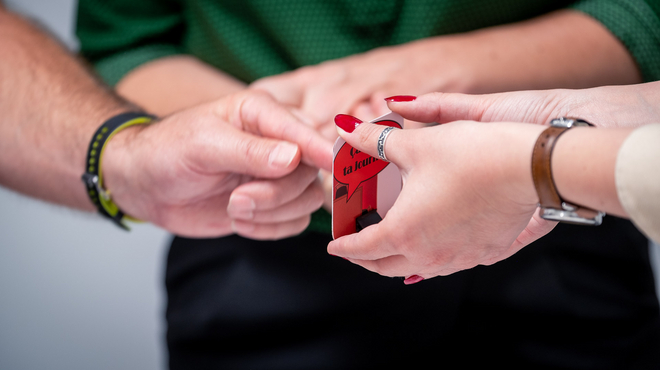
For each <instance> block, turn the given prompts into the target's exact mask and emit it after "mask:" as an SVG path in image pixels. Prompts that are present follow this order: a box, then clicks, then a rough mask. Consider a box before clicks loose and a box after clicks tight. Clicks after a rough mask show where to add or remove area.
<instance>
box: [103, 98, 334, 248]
mask: <svg viewBox="0 0 660 370" xmlns="http://www.w3.org/2000/svg"><path fill="white" fill-rule="evenodd" d="M103 158H104V159H103V160H104V162H103V172H104V178H105V185H106V187H107V188H108V189H109V190H110V192H111V194H112V196H113V199H114V200H115V202H116V203H117V205H118V206H119V207H120V208H121V209H122V210H124V211H125V212H126V213H127V214H129V215H131V216H133V217H136V218H139V219H142V220H145V221H149V222H152V223H154V224H156V225H159V226H161V227H163V228H165V229H167V230H169V231H171V232H173V233H175V234H179V235H184V236H190V237H212V236H221V235H227V234H230V233H232V232H238V233H240V234H241V235H245V236H248V237H255V238H260V239H269V238H281V237H285V236H290V235H294V234H297V233H299V232H301V231H302V230H304V228H305V227H306V226H307V223H308V222H309V213H311V212H312V211H313V208H314V207H316V208H318V207H319V206H320V204H321V202H322V195H321V191H320V190H317V188H319V184H318V183H317V182H315V180H314V179H315V178H316V174H315V172H316V170H314V169H312V167H316V168H325V169H329V168H330V163H331V160H332V151H331V143H330V142H328V141H326V140H324V139H323V138H322V137H321V136H320V135H318V133H316V132H315V131H314V130H313V129H311V128H309V127H308V126H306V125H305V124H303V123H301V122H300V121H299V120H298V119H297V118H296V117H294V116H293V115H291V114H290V112H289V111H288V110H287V109H286V108H284V107H282V106H280V105H279V104H278V103H276V102H275V101H274V100H272V99H271V98H270V97H269V96H268V95H267V94H263V93H258V92H247V91H246V92H242V93H238V94H234V95H231V96H229V97H227V98H224V99H221V100H219V101H216V102H214V103H210V104H206V105H202V106H199V107H196V108H193V109H189V110H186V111H182V112H180V113H177V114H174V115H172V116H169V117H166V118H165V119H163V120H162V121H160V122H157V123H155V124H153V125H150V126H145V127H135V128H129V129H127V130H125V131H122V132H120V133H119V134H117V135H116V137H115V138H114V139H113V140H112V141H110V142H109V143H108V147H107V149H106V153H105V154H104V157H103ZM301 161H302V162H303V163H304V165H302V164H301V165H300V166H299V162H301ZM235 189H236V191H237V192H236V194H234V196H233V197H232V192H233V191H234V190H235ZM282 194H286V196H282ZM299 195H300V196H299ZM241 197H242V198H241ZM230 199H233V200H234V201H233V202H232V201H230ZM246 199H248V203H250V207H252V205H254V207H252V208H253V209H254V210H253V212H252V213H253V217H252V218H251V219H250V220H249V221H241V222H237V223H236V225H235V227H236V229H235V230H234V229H232V218H231V217H230V214H232V213H234V214H235V215H237V216H240V217H241V218H243V219H245V215H244V214H242V215H241V214H240V212H239V210H240V206H241V205H244V204H245V201H246ZM230 204H231V205H232V206H230V211H229V212H228V210H227V208H228V205H230ZM246 223H248V224H249V223H251V224H254V227H253V228H249V227H246Z"/></svg>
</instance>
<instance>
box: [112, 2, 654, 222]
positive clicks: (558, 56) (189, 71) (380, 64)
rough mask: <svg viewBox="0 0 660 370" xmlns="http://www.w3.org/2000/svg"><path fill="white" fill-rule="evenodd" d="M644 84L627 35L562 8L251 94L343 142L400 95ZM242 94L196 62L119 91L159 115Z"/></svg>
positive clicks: (296, 77)
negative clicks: (341, 120)
mask: <svg viewBox="0 0 660 370" xmlns="http://www.w3.org/2000/svg"><path fill="white" fill-rule="evenodd" d="M567 44H570V45H572V48H571V50H572V52H571V53H572V54H571V58H566V57H565V53H563V51H564V50H565V45H567ZM575 60H580V63H575V62H574V61H575ZM439 61H440V62H439ZM492 71H497V73H493V72H492ZM392 76H396V78H392ZM637 82H641V77H640V74H639V71H638V69H637V67H636V65H635V62H634V60H633V59H632V58H631V56H630V55H629V54H628V52H627V50H626V49H625V47H624V46H623V45H622V44H621V43H620V42H619V40H618V39H616V38H615V37H614V36H613V35H612V34H611V33H610V32H609V31H608V30H607V29H605V28H604V27H603V26H602V25H601V24H600V23H598V22H597V21H595V20H594V19H592V18H591V17H589V16H587V15H584V14H582V13H579V12H576V11H571V10H562V11H557V12H553V13H550V14H547V15H544V16H541V17H538V18H535V19H531V20H528V21H524V22H519V23H515V24H510V25H503V26H498V27H491V28H486V29H482V30H478V31H474V32H469V33H465V34H457V35H448V36H439V37H432V38H428V39H424V40H419V41H416V42H411V43H407V44H404V45H399V46H393V47H384V48H378V49H374V50H372V51H369V52H366V53H363V54H358V55H353V56H349V57H346V58H341V59H337V60H332V61H328V62H325V63H321V64H319V65H316V66H308V67H303V68H300V69H298V70H296V71H292V72H290V73H284V74H281V75H278V76H273V77H268V78H264V79H262V80H259V81H256V82H255V83H253V84H252V85H251V86H250V88H251V89H257V90H263V91H266V92H268V93H270V94H271V95H272V96H273V97H275V99H276V100H277V101H279V102H280V103H282V104H284V105H286V106H287V107H289V108H290V109H291V111H292V113H293V114H295V115H296V116H297V117H298V118H300V119H301V120H302V121H304V122H306V123H307V124H308V125H310V126H312V127H314V128H315V129H316V130H318V131H319V132H320V133H321V134H322V135H323V136H325V137H326V138H328V139H329V140H332V141H334V140H335V139H336V137H337V134H336V132H335V129H334V125H333V123H332V118H333V117H334V115H335V114H337V113H339V112H345V113H349V114H353V115H356V116H359V117H362V118H365V119H371V118H375V117H377V116H379V115H382V114H384V113H386V112H387V109H386V106H385V105H384V104H383V103H382V99H383V98H384V97H386V96H389V95H393V94H402V93H405V94H423V93H428V92H432V91H445V92H463V93H483V92H499V91H507V90H516V89H532V88H539V89H540V88H553V87H571V88H583V87H590V86H596V85H603V84H630V83H637ZM242 88H245V86H244V85H243V84H242V83H240V82H238V81H236V80H235V79H233V78H232V77H231V76H228V75H227V74H225V73H224V72H222V71H219V70H216V69H213V68H212V67H210V66H208V65H206V64H204V63H203V62H201V61H199V60H197V59H195V58H194V57H192V56H177V57H169V58H163V59H160V60H156V61H153V62H150V63H147V64H145V65H143V66H141V67H139V68H136V69H135V70H133V71H131V72H130V73H129V74H127V75H126V76H125V77H124V78H123V79H122V80H121V81H120V83H119V84H118V86H117V90H118V92H119V93H120V94H121V95H122V96H124V97H127V98H128V99H130V100H131V101H134V102H136V103H138V104H139V105H141V106H143V107H145V108H146V109H147V110H148V111H150V112H155V113H156V114H168V113H171V112H173V111H176V110H180V109H183V108H187V107H190V106H192V105H195V104H198V103H201V102H208V101H212V100H215V99H218V98H221V97H223V96H225V95H226V94H229V93H233V92H236V91H238V90H240V89H242ZM411 124H414V123H411V122H408V123H407V126H408V127H410V126H411ZM321 177H322V178H323V179H324V181H323V189H324V191H325V202H324V206H325V207H326V209H328V210H330V209H331V193H332V192H331V188H332V181H331V176H329V173H328V172H323V171H321ZM298 180H299V181H300V182H302V183H305V182H309V181H310V178H308V177H304V176H300V177H299V178H298ZM271 189H272V186H271V184H270V183H268V182H263V183H261V186H259V187H255V186H252V185H249V186H248V185H245V186H239V187H238V188H237V189H236V190H235V191H234V194H235V196H236V197H232V200H231V201H230V207H229V214H230V217H233V218H235V219H236V220H237V221H238V223H237V225H243V221H251V220H253V219H252V218H250V217H248V216H250V215H251V214H253V213H251V212H252V211H253V208H255V207H256V208H257V209H258V208H260V207H261V203H262V202H263V203H270V202H273V201H274V200H273V199H272V198H268V197H266V196H264V194H280V193H279V192H277V191H271ZM238 200H240V201H238ZM300 214H302V212H300ZM235 231H237V232H239V233H241V232H242V231H245V230H242V229H236V230H235Z"/></svg>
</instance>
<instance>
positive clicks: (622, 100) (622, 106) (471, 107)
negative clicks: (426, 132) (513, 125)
mask: <svg viewBox="0 0 660 370" xmlns="http://www.w3.org/2000/svg"><path fill="white" fill-rule="evenodd" d="M659 87H660V82H651V83H646V84H640V85H630V86H605V87H597V88H593V89H585V90H566V89H562V90H539V91H518V92H508V93H500V94H486V95H465V94H447V93H434V94H427V95H424V96H420V97H418V98H417V99H416V100H415V101H411V102H398V103H397V102H388V106H389V108H390V109H392V110H393V111H395V112H397V113H399V114H401V115H403V116H405V117H407V118H409V119H412V120H419V121H423V122H437V123H447V122H452V121H457V120H474V121H481V122H502V121H514V122H528V123H538V124H548V122H550V120H551V119H553V118H557V117H562V116H568V117H578V118H582V119H585V120H587V121H589V122H590V123H592V124H594V125H595V126H598V127H638V126H640V125H644V124H648V123H655V122H657V121H658V117H660V89H659Z"/></svg>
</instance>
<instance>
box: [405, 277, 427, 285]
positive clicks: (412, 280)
mask: <svg viewBox="0 0 660 370" xmlns="http://www.w3.org/2000/svg"><path fill="white" fill-rule="evenodd" d="M422 280H424V278H423V277H421V276H419V275H411V276H408V277H407V278H406V280H404V281H403V283H404V284H406V285H411V284H416V283H419V282H420V281H422Z"/></svg>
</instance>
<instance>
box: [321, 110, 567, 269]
mask: <svg viewBox="0 0 660 370" xmlns="http://www.w3.org/2000/svg"><path fill="white" fill-rule="evenodd" d="M382 130H383V127H382V126H378V125H373V124H368V123H362V124H360V125H359V126H358V127H357V128H356V129H355V131H353V132H352V133H348V132H345V131H343V130H341V131H340V135H341V137H342V138H344V139H345V140H346V141H347V142H348V143H349V144H351V145H352V146H354V147H355V148H356V149H359V150H362V151H364V152H367V153H369V154H371V155H373V156H377V150H376V145H377V144H376V143H377V139H378V136H379V134H380V132H381V131H382ZM542 130H543V127H541V126H537V125H528V124H517V123H493V124H484V123H478V122H454V123H449V124H446V125H441V126H436V127H429V128H422V129H415V130H395V131H393V132H392V133H391V134H390V135H389V137H388V139H387V143H386V147H385V149H386V156H387V158H388V159H390V160H391V161H392V162H393V163H395V164H396V165H397V166H398V167H399V168H400V169H401V172H402V175H403V189H402V191H401V194H400V195H399V197H398V199H397V200H396V203H395V204H394V206H393V207H392V208H391V209H390V211H389V212H388V213H387V215H386V216H385V218H384V219H383V220H382V221H381V222H380V223H379V224H376V225H372V226H369V227H367V228H365V229H364V230H362V231H360V232H359V233H357V234H352V235H348V236H344V237H342V238H339V239H337V240H335V241H333V242H331V243H330V244H329V245H328V253H330V254H332V255H337V256H341V257H345V258H347V259H349V260H350V261H351V262H354V263H356V264H358V265H361V266H363V267H365V268H367V269H369V270H371V271H374V272H377V273H379V274H381V275H386V276H404V277H409V279H408V280H407V282H415V281H418V280H419V277H421V278H431V277H434V276H437V275H448V274H451V273H454V272H457V271H460V270H463V269H467V268H471V267H474V266H476V265H479V264H492V263H495V262H497V261H500V260H502V259H504V258H507V257H509V256H511V255H512V254H514V253H516V252H517V251H518V250H520V249H521V248H522V247H524V246H525V245H527V244H529V243H531V242H532V241H534V240H536V239H538V238H540V237H541V236H543V235H545V234H546V233H548V232H549V231H550V230H552V228H553V227H554V226H555V223H552V222H547V221H545V220H543V219H541V218H539V217H538V213H537V203H538V197H537V196H536V191H535V189H534V185H533V182H532V176H531V169H530V163H531V153H532V148H533V146H534V143H535V142H536V138H537V137H538V135H539V134H540V133H541V131H542Z"/></svg>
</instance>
